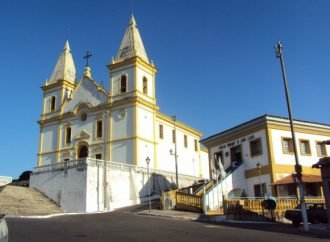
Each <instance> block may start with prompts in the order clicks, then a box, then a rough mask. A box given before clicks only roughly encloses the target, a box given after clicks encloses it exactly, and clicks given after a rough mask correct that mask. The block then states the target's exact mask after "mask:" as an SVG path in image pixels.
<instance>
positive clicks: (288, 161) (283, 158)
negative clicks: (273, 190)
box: [271, 129, 330, 166]
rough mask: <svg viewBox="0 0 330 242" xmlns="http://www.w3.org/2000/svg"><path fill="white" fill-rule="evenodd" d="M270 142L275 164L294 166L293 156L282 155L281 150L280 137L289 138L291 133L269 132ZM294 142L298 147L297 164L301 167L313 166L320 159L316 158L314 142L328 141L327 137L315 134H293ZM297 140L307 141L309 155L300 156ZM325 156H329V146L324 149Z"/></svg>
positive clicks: (281, 131) (283, 131) (273, 130)
mask: <svg viewBox="0 0 330 242" xmlns="http://www.w3.org/2000/svg"><path fill="white" fill-rule="evenodd" d="M271 135H272V141H273V151H274V159H275V163H276V164H279V165H294V164H295V157H294V155H293V154H283V149H282V137H285V138H291V132H290V131H285V130H275V129H272V130H271ZM295 135H296V142H297V147H298V155H299V163H300V164H301V165H303V166H312V165H313V164H315V163H316V162H317V161H318V160H319V159H320V157H318V156H317V152H316V141H322V140H328V139H329V137H328V136H322V135H315V134H306V133H299V132H295ZM299 139H303V140H309V144H310V148H311V155H301V152H300V146H299ZM326 149H327V154H328V155H329V152H330V149H329V146H327V147H326Z"/></svg>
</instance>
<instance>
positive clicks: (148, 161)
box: [146, 156, 151, 213]
mask: <svg viewBox="0 0 330 242" xmlns="http://www.w3.org/2000/svg"><path fill="white" fill-rule="evenodd" d="M146 163H147V173H148V194H149V213H150V212H151V201H150V178H149V164H150V158H149V156H147V158H146Z"/></svg>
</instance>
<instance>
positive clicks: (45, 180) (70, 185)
mask: <svg viewBox="0 0 330 242" xmlns="http://www.w3.org/2000/svg"><path fill="white" fill-rule="evenodd" d="M30 187H32V188H36V189H37V190H39V191H41V192H42V193H44V194H45V195H46V196H47V197H49V198H50V199H52V200H53V201H54V202H56V203H57V204H59V205H60V206H61V208H62V209H63V210H64V211H66V212H84V211H86V170H83V171H78V170H77V168H71V169H68V170H67V171H66V172H65V171H64V170H63V171H54V172H45V173H39V174H36V175H33V174H32V175H31V177H30Z"/></svg>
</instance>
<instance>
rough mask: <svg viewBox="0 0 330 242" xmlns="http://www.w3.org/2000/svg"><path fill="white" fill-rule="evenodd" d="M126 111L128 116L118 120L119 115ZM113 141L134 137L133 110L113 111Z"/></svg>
mask: <svg viewBox="0 0 330 242" xmlns="http://www.w3.org/2000/svg"><path fill="white" fill-rule="evenodd" d="M122 109H125V111H126V116H125V117H124V118H123V119H119V118H118V113H119V111H121V110H122ZM111 119H112V122H111V124H112V127H111V140H116V139H123V138H127V137H131V136H132V135H133V122H132V120H133V109H132V108H128V107H122V108H120V109H114V110H111Z"/></svg>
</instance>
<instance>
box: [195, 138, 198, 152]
mask: <svg viewBox="0 0 330 242" xmlns="http://www.w3.org/2000/svg"><path fill="white" fill-rule="evenodd" d="M194 143H195V151H198V142H197V139H195V140H194Z"/></svg>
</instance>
